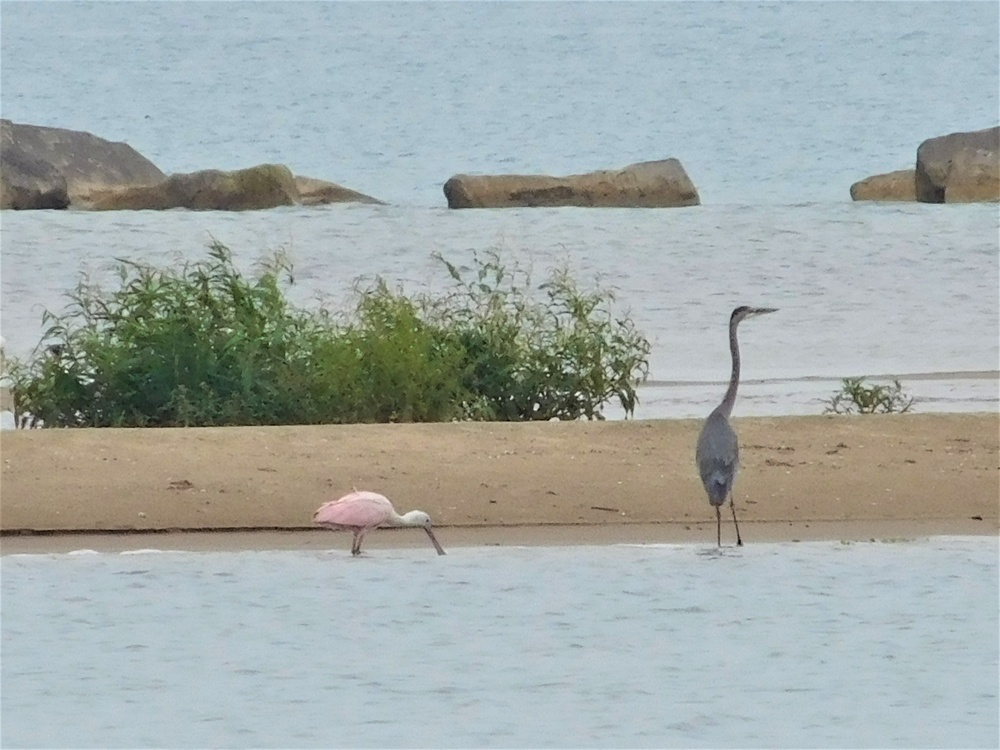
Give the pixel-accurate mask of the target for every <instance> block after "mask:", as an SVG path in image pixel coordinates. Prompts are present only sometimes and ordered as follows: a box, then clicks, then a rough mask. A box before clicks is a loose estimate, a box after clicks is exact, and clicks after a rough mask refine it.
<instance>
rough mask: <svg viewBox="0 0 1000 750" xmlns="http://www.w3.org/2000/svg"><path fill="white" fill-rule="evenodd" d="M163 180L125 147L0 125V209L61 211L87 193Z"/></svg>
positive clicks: (75, 134)
mask: <svg viewBox="0 0 1000 750" xmlns="http://www.w3.org/2000/svg"><path fill="white" fill-rule="evenodd" d="M163 178H164V174H163V172H161V171H160V170H159V169H158V168H157V167H156V165H155V164H153V162H151V161H150V160H149V159H147V158H146V157H144V156H142V155H141V154H140V153H139V152H138V151H136V150H135V149H134V148H132V147H131V146H129V145H128V144H127V143H116V142H113V141H107V140H105V139H103V138H98V137H97V136H96V135H92V134H91V133H86V132H83V131H80V130H65V129H63V128H48V127H42V126H39V125H24V124H21V123H16V122H11V121H10V120H0V208H22V209H24V208H65V207H66V206H67V205H68V204H70V203H73V202H74V201H76V200H78V199H79V198H81V197H85V196H86V195H88V194H89V193H90V192H91V191H93V190H99V189H104V188H108V187H111V186H125V185H152V184H155V183H157V182H159V181H161V180H162V179H163Z"/></svg>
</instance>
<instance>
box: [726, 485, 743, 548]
mask: <svg viewBox="0 0 1000 750" xmlns="http://www.w3.org/2000/svg"><path fill="white" fill-rule="evenodd" d="M729 509H730V510H731V511H732V512H733V525H735V526H736V546H737V547H742V546H743V539H742V538H740V522H739V521H737V520H736V505H735V504H734V503H733V493H732V492H730V493H729Z"/></svg>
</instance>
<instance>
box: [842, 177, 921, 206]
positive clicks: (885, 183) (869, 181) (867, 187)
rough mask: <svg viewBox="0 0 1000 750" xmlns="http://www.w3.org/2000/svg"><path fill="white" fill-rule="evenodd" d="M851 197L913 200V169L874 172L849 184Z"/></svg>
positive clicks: (872, 199)
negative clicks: (883, 172) (884, 172)
mask: <svg viewBox="0 0 1000 750" xmlns="http://www.w3.org/2000/svg"><path fill="white" fill-rule="evenodd" d="M851 199H852V200H856V201H915V200H916V199H917V188H916V182H915V178H914V170H912V169H898V170H896V171H895V172H887V173H886V174H876V175H872V176H871V177H866V178H865V179H863V180H861V181H860V182H855V183H854V184H853V185H851Z"/></svg>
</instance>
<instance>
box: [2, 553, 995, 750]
mask: <svg viewBox="0 0 1000 750" xmlns="http://www.w3.org/2000/svg"><path fill="white" fill-rule="evenodd" d="M997 553H998V549H997V540H996V539H995V538H966V537H954V538H937V539H933V540H930V541H927V540H924V541H904V542H895V543H864V544H840V543H789V544H761V545H752V546H748V547H745V548H744V549H742V550H737V549H735V548H729V549H725V550H724V551H723V552H722V553H716V551H715V550H714V549H713V548H704V547H694V546H640V545H635V546H611V547H565V548H537V547H532V548H456V549H451V550H449V555H448V556H447V557H442V558H438V557H437V556H435V555H433V554H429V553H428V552H427V551H426V550H400V551H383V550H379V551H378V552H377V553H376V552H372V553H370V555H369V556H367V557H365V558H361V559H358V560H354V559H351V558H350V557H349V556H347V555H345V554H344V553H343V551H342V550H337V551H336V552H329V553H326V552H324V553H315V552H309V553H306V552H287V551H285V552H245V553H181V552H165V553H153V552H146V553H144V554H97V553H90V554H86V553H83V554H71V555H47V556H43V555H38V556H5V557H3V558H2V586H3V589H2V590H3V597H2V607H3V612H2V614H3V617H2V636H3V641H2V646H3V667H2V688H3V691H2V700H3V705H2V708H3V715H2V719H3V722H2V744H3V746H4V747H10V748H14V747H102V748H109V747H411V746H417V747H438V748H440V747H727V746H739V747H755V746H765V747H829V746H835V747H907V748H912V747H996V744H997V741H998V739H1000V728H998V718H997V705H998V692H997V691H998V680H1000V675H998V666H997V664H998V651H997V629H998V611H1000V610H998V601H997V591H998V585H1000V582H998V575H997V568H998V566H997Z"/></svg>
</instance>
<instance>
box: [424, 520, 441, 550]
mask: <svg viewBox="0 0 1000 750" xmlns="http://www.w3.org/2000/svg"><path fill="white" fill-rule="evenodd" d="M424 531H426V532H427V536H429V537H430V538H431V543H432V544H433V545H434V549H436V550H437V553H438V554H439V555H443V554H444V550H443V549H442V548H441V545H440V544H438V540H437V537H435V536H434V532H433V531H431V528H430V526H424Z"/></svg>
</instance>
